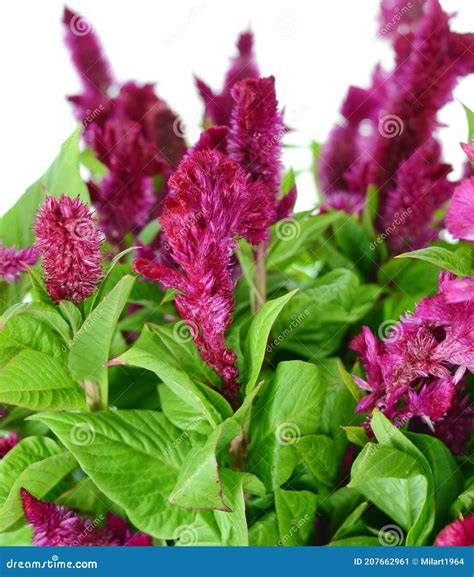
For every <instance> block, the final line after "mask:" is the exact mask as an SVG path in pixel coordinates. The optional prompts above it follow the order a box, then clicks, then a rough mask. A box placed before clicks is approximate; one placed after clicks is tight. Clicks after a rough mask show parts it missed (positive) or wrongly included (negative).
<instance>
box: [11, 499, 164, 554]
mask: <svg viewBox="0 0 474 577" xmlns="http://www.w3.org/2000/svg"><path fill="white" fill-rule="evenodd" d="M20 493H21V499H22V502H23V511H24V513H25V517H26V520H27V522H28V523H29V524H30V525H31V526H32V527H33V543H34V544H35V545H38V546H40V547H63V546H69V547H71V546H72V547H79V546H95V547H101V546H102V547H103V546H137V545H144V546H151V545H152V544H153V543H152V539H151V537H150V536H149V535H146V534H144V533H135V534H134V535H132V534H131V532H130V530H129V528H128V526H127V523H126V522H125V521H124V520H123V519H120V518H119V517H116V516H115V515H113V514H112V513H108V514H107V517H106V521H105V525H104V526H103V527H100V526H98V525H97V523H96V521H92V520H91V519H84V518H82V517H80V516H79V515H78V514H77V513H75V512H74V511H72V510H71V509H68V508H67V507H64V506H63V505H56V504H55V503H49V502H47V501H41V500H40V499H36V498H35V497H33V495H32V494H31V493H29V492H28V491H27V490H26V489H21V491H20Z"/></svg>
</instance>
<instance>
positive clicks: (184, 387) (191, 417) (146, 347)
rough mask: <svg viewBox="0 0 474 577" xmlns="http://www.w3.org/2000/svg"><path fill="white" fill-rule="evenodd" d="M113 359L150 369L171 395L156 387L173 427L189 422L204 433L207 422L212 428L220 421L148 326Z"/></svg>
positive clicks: (199, 389) (197, 387)
mask: <svg viewBox="0 0 474 577" xmlns="http://www.w3.org/2000/svg"><path fill="white" fill-rule="evenodd" d="M175 352H178V355H179V354H182V349H180V348H179V346H177V347H176V351H175ZM178 359H179V357H178ZM113 362H114V364H125V365H131V366H134V367H141V368H143V369H147V370H149V371H152V372H154V373H155V374H156V375H157V376H158V377H159V378H160V379H161V380H162V381H163V383H164V384H165V385H166V386H167V387H168V388H169V389H170V391H171V393H173V394H174V397H173V395H170V394H167V393H163V391H162V390H160V396H161V397H162V398H163V399H164V400H165V405H166V411H167V416H168V418H169V419H170V420H171V421H172V422H173V423H175V424H176V425H177V426H180V427H184V428H187V427H189V426H190V425H191V427H190V428H193V429H196V430H198V431H201V432H204V431H208V430H209V425H211V427H212V428H214V427H215V426H217V425H218V424H219V423H220V422H221V421H222V420H223V416H222V414H221V413H220V412H219V411H218V410H217V409H216V407H214V406H213V404H212V403H211V402H209V399H208V397H207V396H206V394H204V392H203V390H202V388H200V387H199V386H198V385H196V384H195V383H194V382H193V381H192V380H191V378H190V377H189V376H188V375H187V374H186V373H185V372H184V371H183V370H180V368H178V366H179V364H180V363H179V361H178V360H177V359H176V358H174V357H173V356H170V354H169V353H168V351H166V349H164V347H163V342H162V341H161V340H160V338H159V337H158V336H157V335H156V334H155V333H154V332H153V331H152V330H151V329H150V328H149V327H146V326H145V328H144V330H143V332H142V334H141V336H140V338H139V339H138V341H137V342H136V343H135V344H134V345H133V347H132V348H131V349H129V350H128V351H127V352H125V353H124V354H123V355H120V357H118V358H117V359H115V360H114V361H113ZM197 366H198V365H197ZM175 397H177V399H176V398H175ZM175 408H176V410H174V409H175ZM206 423H209V425H207V424H206ZM192 425H194V426H192Z"/></svg>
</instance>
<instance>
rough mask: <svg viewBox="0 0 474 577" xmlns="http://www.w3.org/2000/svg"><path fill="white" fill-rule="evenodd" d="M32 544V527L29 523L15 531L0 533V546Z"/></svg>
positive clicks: (26, 545) (25, 545) (28, 545)
mask: <svg viewBox="0 0 474 577" xmlns="http://www.w3.org/2000/svg"><path fill="white" fill-rule="evenodd" d="M31 546H33V528H32V527H31V525H25V526H24V527H20V528H19V529H17V530H16V531H8V532H7V533H0V547H31Z"/></svg>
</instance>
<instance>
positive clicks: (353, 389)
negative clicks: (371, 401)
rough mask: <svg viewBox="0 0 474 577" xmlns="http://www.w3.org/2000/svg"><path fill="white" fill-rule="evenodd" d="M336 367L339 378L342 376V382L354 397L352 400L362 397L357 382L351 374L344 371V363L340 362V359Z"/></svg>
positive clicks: (358, 399)
mask: <svg viewBox="0 0 474 577" xmlns="http://www.w3.org/2000/svg"><path fill="white" fill-rule="evenodd" d="M337 368H338V371H339V374H340V375H341V378H342V380H343V382H344V384H345V385H346V387H347V390H348V391H349V392H350V394H351V395H352V396H353V397H354V400H355V401H357V402H359V401H360V400H361V398H362V391H361V390H360V388H359V387H358V386H357V384H356V383H355V382H354V379H353V378H352V376H351V374H350V373H348V372H347V371H346V369H345V367H344V365H343V364H342V363H341V361H338V363H337Z"/></svg>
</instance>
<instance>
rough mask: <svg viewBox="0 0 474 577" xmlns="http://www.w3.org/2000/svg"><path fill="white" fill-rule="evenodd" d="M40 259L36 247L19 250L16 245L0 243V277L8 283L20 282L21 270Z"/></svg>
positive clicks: (23, 270)
mask: <svg viewBox="0 0 474 577" xmlns="http://www.w3.org/2000/svg"><path fill="white" fill-rule="evenodd" d="M37 260H38V253H37V251H36V249H35V248H34V247H31V246H30V247H27V248H23V249H20V250H17V249H16V248H15V247H14V246H3V244H1V243H0V278H1V279H2V280H3V281H4V282H6V283H12V282H18V280H19V278H20V272H25V271H26V267H25V264H26V265H28V266H34V265H35V264H36V261H37Z"/></svg>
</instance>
